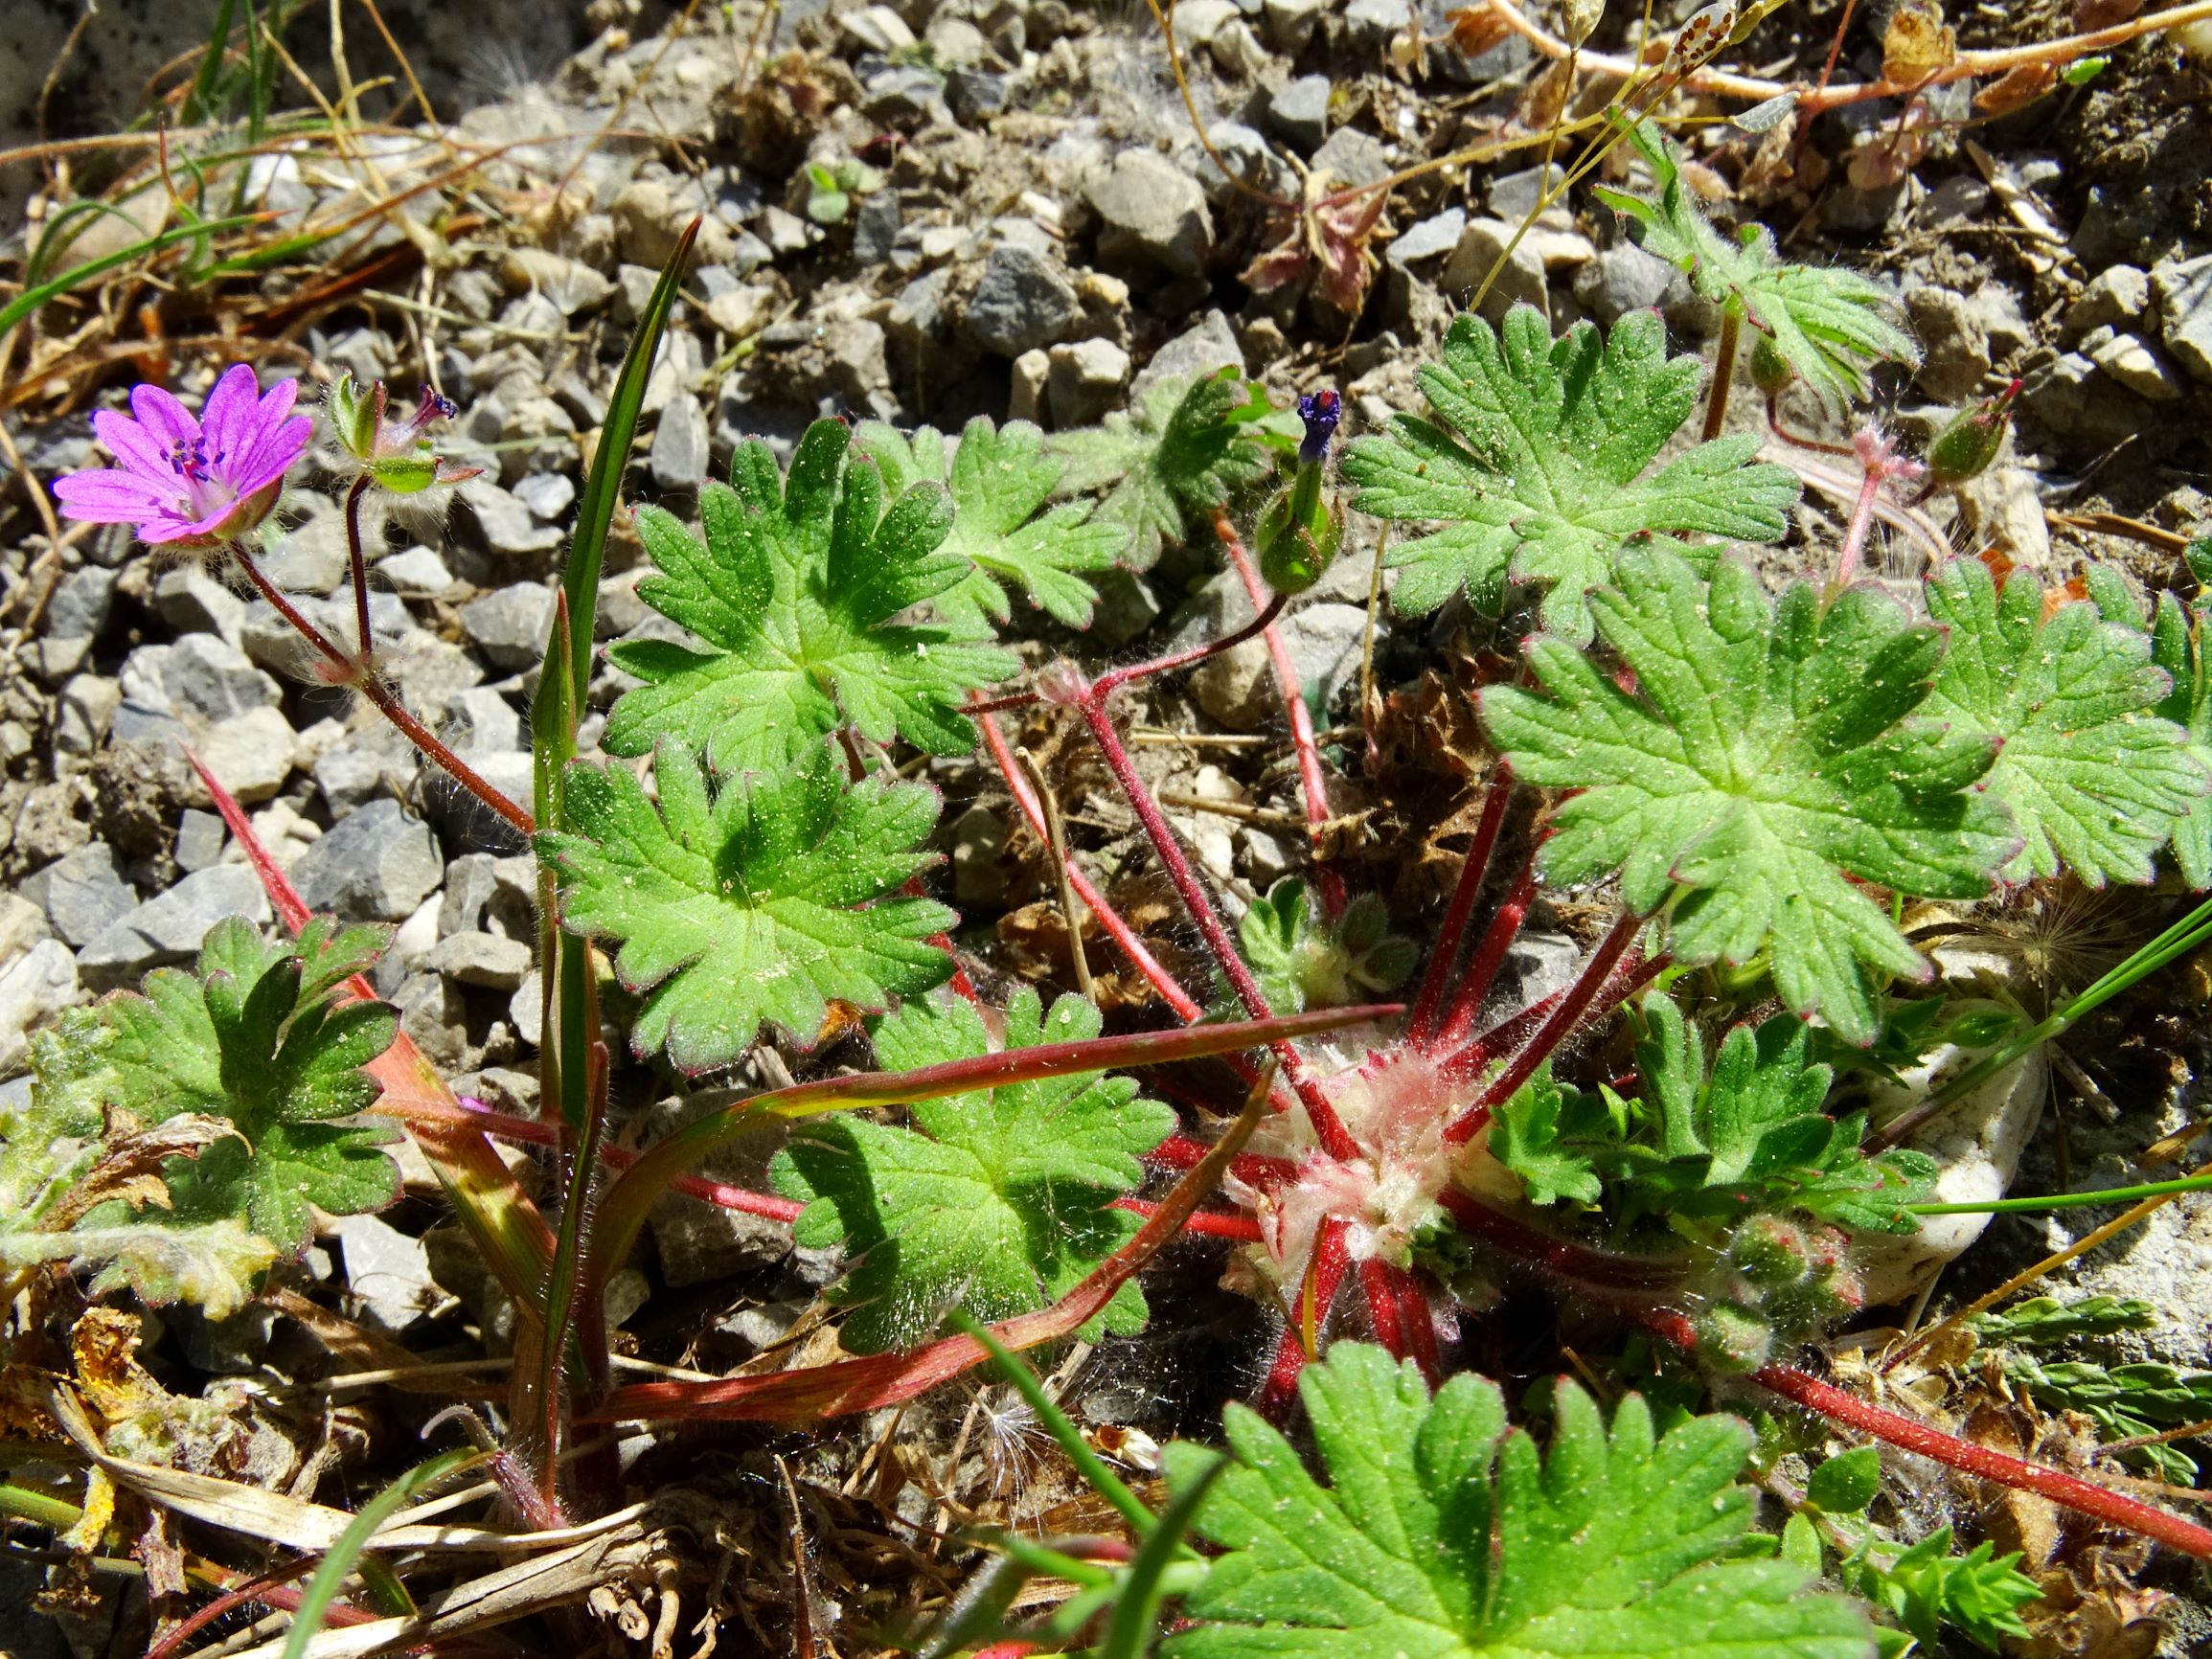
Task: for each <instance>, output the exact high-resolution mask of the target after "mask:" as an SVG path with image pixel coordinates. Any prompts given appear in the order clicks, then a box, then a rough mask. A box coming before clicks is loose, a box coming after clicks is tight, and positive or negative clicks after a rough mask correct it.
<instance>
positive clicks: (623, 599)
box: [591, 567, 653, 640]
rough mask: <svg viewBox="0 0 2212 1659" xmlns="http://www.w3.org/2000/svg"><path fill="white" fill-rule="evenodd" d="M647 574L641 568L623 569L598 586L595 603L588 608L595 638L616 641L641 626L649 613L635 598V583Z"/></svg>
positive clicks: (647, 607)
mask: <svg viewBox="0 0 2212 1659" xmlns="http://www.w3.org/2000/svg"><path fill="white" fill-rule="evenodd" d="M649 574H650V572H648V571H646V570H645V569H643V568H642V567H641V568H639V569H636V570H626V571H624V572H622V573H621V574H620V575H619V576H610V577H608V578H606V579H605V580H603V581H602V582H601V583H600V584H599V602H598V603H597V604H595V605H594V606H593V607H592V619H591V625H592V633H593V634H594V635H595V636H596V637H598V638H600V639H603V640H615V639H620V638H622V636H623V635H625V634H627V633H628V632H630V631H631V630H633V629H635V628H638V627H641V626H643V625H644V624H645V620H646V618H647V617H649V616H650V615H652V614H653V612H652V610H651V609H650V606H648V605H647V604H646V602H645V601H644V600H642V599H640V598H638V597H637V584H638V583H639V581H641V580H643V579H644V578H645V577H646V576H648V575H649Z"/></svg>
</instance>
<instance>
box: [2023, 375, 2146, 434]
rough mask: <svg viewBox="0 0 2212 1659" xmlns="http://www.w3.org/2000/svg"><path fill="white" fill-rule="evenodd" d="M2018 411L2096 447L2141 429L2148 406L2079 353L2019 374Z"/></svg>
mask: <svg viewBox="0 0 2212 1659" xmlns="http://www.w3.org/2000/svg"><path fill="white" fill-rule="evenodd" d="M2023 380H2024V385H2023V387H2022V389H2021V392H2020V406H2021V410H2022V412H2023V413H2024V414H2025V415H2026V416H2027V417H2028V418H2029V419H2031V420H2034V421H2036V423H2037V424H2039V425H2041V426H2042V427H2044V428H2046V429H2047V430H2048V431H2049V432H2050V433H2051V434H2052V435H2053V436H2055V437H2058V438H2063V439H2068V440H2071V441H2072V442H2073V443H2078V444H2081V445H2083V446H2084V447H2087V448H2097V449H2102V448H2105V447H2107V446H2109V445H2110V444H2114V443H2120V442H2122V441H2123V440H2125V439H2127V438H2129V437H2130V436H2132V435H2133V434H2135V433H2138V432H2140V431H2142V430H2143V429H2144V428H2145V427H2146V425H2147V424H2148V423H2149V421H2150V420H2151V406H2150V405H2149V404H2148V403H2146V402H2144V401H2143V399H2142V398H2138V397H2136V396H2135V395H2134V394H2133V393H2132V392H2130V391H2128V390H2127V389H2126V388H2125V387H2123V386H2121V385H2120V384H2119V383H2118V382H2117V381H2115V380H2113V379H2111V378H2109V376H2107V375H2103V374H2100V373H2099V372H2098V369H2097V366H2096V365H2095V364H2094V363H2092V362H2090V361H2089V359H2088V358H2087V357H2086V356H2084V355H2082V353H2080V352H2065V353H2064V354H2063V355H2061V356H2059V357H2057V358H2055V359H2053V360H2052V361H2050V362H2048V363H2044V364H2041V365H2040V366H2038V367H2037V368H2034V369H2032V370H2030V371H2029V372H2028V374H2027V375H2024V376H2023Z"/></svg>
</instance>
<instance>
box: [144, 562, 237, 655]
mask: <svg viewBox="0 0 2212 1659" xmlns="http://www.w3.org/2000/svg"><path fill="white" fill-rule="evenodd" d="M153 608H154V609H155V610H157V611H159V612H160V613H161V620H162V621H163V622H165V623H167V624H169V625H170V626H171V627H172V628H174V629H176V631H177V632H178V633H180V634H189V633H211V634H219V635H221V636H222V638H223V639H225V640H226V641H228V642H229V643H230V644H232V645H234V646H236V645H238V644H239V639H240V630H241V629H242V628H243V627H244V626H245V622H246V617H247V614H248V612H247V609H246V602H245V601H244V600H242V599H240V598H239V596H238V595H237V594H235V593H233V592H231V590H230V589H229V588H227V587H225V586H223V584H222V583H221V582H219V581H217V580H215V579H214V578H213V577H211V576H209V575H208V574H207V573H206V572H205V571H203V570H201V569H199V567H198V566H196V565H189V566H187V567H186V568H184V569H182V570H170V571H164V572H163V573H162V575H161V578H160V580H157V581H156V582H155V583H154V584H153Z"/></svg>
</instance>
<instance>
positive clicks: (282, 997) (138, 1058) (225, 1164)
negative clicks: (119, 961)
mask: <svg viewBox="0 0 2212 1659" xmlns="http://www.w3.org/2000/svg"><path fill="white" fill-rule="evenodd" d="M389 938H390V930H389V929H388V928H382V927H356V928H346V929H339V928H337V927H336V926H335V924H334V923H331V922H328V921H324V922H321V923H316V924H310V926H309V927H308V929H306V930H305V931H304V932H303V934H302V936H301V938H300V939H299V940H296V941H294V940H280V941H275V942H269V941H264V940H263V939H262V936H261V933H260V931H259V930H258V929H257V928H256V927H254V925H253V924H252V923H251V922H249V921H247V920H244V919H243V918H242V917H235V916H234V917H228V918H226V919H225V920H221V921H218V922H217V923H216V925H215V927H214V928H213V929H211V930H210V931H209V933H208V936H207V939H206V941H205V942H204V943H202V945H201V947H200V955H199V962H198V966H197V970H196V972H194V973H187V972H185V971H183V970H182V969H178V968H156V969H155V970H154V971H153V972H152V973H150V974H148V976H147V978H146V981H145V986H144V989H143V992H133V991H118V992H116V993H115V994H114V995H112V996H109V997H107V998H106V999H105V1000H103V1002H102V1003H101V1004H100V1009H99V1011H100V1016H101V1018H102V1020H103V1023H104V1024H105V1025H106V1026H107V1027H108V1028H109V1030H110V1031H111V1032H112V1034H113V1036H112V1039H111V1040H110V1042H109V1043H108V1044H107V1047H106V1050H105V1059H106V1062H107V1064H108V1065H109V1066H110V1067H111V1068H112V1072H113V1075H112V1079H110V1081H109V1084H108V1087H107V1096H108V1099H109V1101H110V1102H112V1103H113V1104H114V1105H116V1106H118V1107H120V1108H121V1109H122V1110H124V1111H125V1112H127V1113H129V1114H130V1115H131V1116H132V1117H133V1118H135V1119H137V1120H139V1121H140V1122H141V1123H143V1124H147V1125H152V1124H159V1123H164V1122H166V1121H168V1120H169V1119H171V1118H173V1117H176V1116H178V1115H180V1114H182V1113H185V1112H196V1113H201V1114H204V1115H206V1116H209V1117H215V1118H221V1119H226V1120H228V1121H229V1122H230V1123H232V1124H234V1125H237V1127H238V1131H239V1135H238V1138H236V1139H226V1140H222V1141H218V1142H217V1143H216V1144H215V1145H214V1146H212V1147H210V1148H207V1149H206V1150H205V1151H204V1152H202V1153H201V1154H200V1156H199V1157H198V1158H196V1159H190V1158H172V1159H170V1160H168V1161H167V1163H166V1164H165V1166H164V1173H165V1176H166V1178H167V1180H168V1182H169V1186H170V1190H171V1196H172V1198H173V1200H174V1203H175V1215H176V1216H177V1218H178V1219H179V1220H180V1221H185V1222H194V1223H206V1222H212V1221H216V1220H218V1219H220V1218H222V1217H224V1216H240V1215H242V1216H244V1217H245V1218H246V1219H247V1221H248V1222H250V1223H251V1225H252V1227H253V1229H254V1231H255V1232H257V1233H259V1234H260V1235H261V1236H262V1237H263V1238H265V1239H268V1240H269V1241H270V1242H271V1243H273V1244H274V1245H275V1246H276V1247H277V1249H278V1250H279V1251H281V1252H283V1253H285V1254H286V1255H296V1254H297V1253H298V1252H299V1251H300V1250H301V1249H302V1248H304V1247H305V1246H306V1244H307V1242H308V1238H309V1237H310V1236H311V1235H312V1233H313V1230H314V1211H315V1210H316V1209H321V1210H325V1211H328V1212H330V1213H331V1214H332V1215H338V1216H351V1215H359V1214H361V1213H363V1212H365V1211H369V1210H376V1209H380V1208H382V1207H383V1206H384V1205H386V1204H389V1203H390V1202H392V1200H393V1199H394V1198H396V1197H397V1196H398V1195H399V1167H398V1166H397V1165H396V1164H394V1163H393V1162H392V1160H391V1158H390V1157H388V1156H387V1155H386V1154H385V1153H384V1152H383V1151H381V1150H380V1149H379V1148H382V1147H385V1146H388V1145H390V1144H391V1143H392V1142H394V1141H396V1140H397V1139H398V1138H399V1136H398V1132H397V1131H396V1130H394V1129H391V1128H389V1127H387V1126H383V1125H344V1124H338V1123H334V1122H332V1121H331V1120H333V1119H340V1118H348V1117H352V1116H353V1115H354V1114H356V1113H359V1112H362V1111H366V1110H367V1109H368V1108H369V1107H371V1106H373V1105H374V1104H376V1098H377V1095H378V1094H379V1093H380V1092H381V1085H380V1084H379V1083H378V1082H377V1081H376V1079H375V1078H373V1077H371V1076H370V1075H369V1074H368V1072H367V1071H366V1070H365V1069H364V1068H365V1067H367V1065H368V1064H369V1062H370V1061H372V1060H374V1059H376V1057H378V1056H380V1055H382V1054H383V1052H384V1051H385V1050H386V1049H388V1048H390V1047H391V1046H392V1042H393V1039H394V1038H395V1037H396V1036H397V1035H398V1034H399V1016H398V1014H397V1013H396V1012H395V1011H393V1010H392V1009H391V1008H390V1007H388V1006H387V1005H385V1004H383V1003H380V1002H351V1003H345V1004H340V1003H338V1002H337V1001H336V1000H335V992H336V990H337V988H338V987H339V986H340V985H341V984H343V982H344V981H345V980H346V979H347V978H348V977H350V976H351V975H352V974H353V973H356V972H358V971H360V970H361V969H362V968H363V967H365V966H368V965H369V964H370V963H371V962H373V961H374V959H375V957H376V954H377V953H378V952H379V951H380V950H381V949H382V948H383V946H384V944H385V943H387V942H388V940H389Z"/></svg>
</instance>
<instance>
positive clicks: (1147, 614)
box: [1090, 566, 1162, 650]
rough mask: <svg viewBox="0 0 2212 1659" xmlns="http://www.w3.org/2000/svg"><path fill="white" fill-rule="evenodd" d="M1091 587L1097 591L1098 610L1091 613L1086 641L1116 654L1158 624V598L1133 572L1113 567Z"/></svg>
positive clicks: (1145, 582)
mask: <svg viewBox="0 0 2212 1659" xmlns="http://www.w3.org/2000/svg"><path fill="white" fill-rule="evenodd" d="M1091 585H1092V586H1094V587H1096V588H1097V589H1098V608H1097V609H1096V610H1094V611H1092V612H1091V617H1090V637H1091V638H1093V639H1095V640H1097V641H1098V642H1099V643H1100V644H1101V645H1104V646H1106V648H1109V649H1113V650H1119V649H1120V648H1122V647H1124V646H1126V645H1128V644H1129V642H1130V641H1131V640H1133V639H1135V638H1136V637H1137V636H1138V635H1139V634H1142V633H1144V632H1145V631H1146V630H1147V629H1149V628H1150V627H1151V626H1152V624H1154V623H1155V622H1157V621H1159V619H1160V612H1161V609H1162V606H1161V604H1160V601H1159V596H1158V595H1157V594H1155V593H1153V591H1152V584H1151V583H1149V582H1147V581H1146V580H1145V579H1144V578H1143V577H1141V576H1139V575H1137V574H1136V572H1134V571H1131V570H1123V569H1121V568H1120V567H1119V566H1116V567H1115V568H1114V569H1112V570H1108V571H1104V572H1101V573H1100V574H1099V576H1098V577H1097V578H1095V579H1094V580H1093V581H1092V584H1091Z"/></svg>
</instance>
